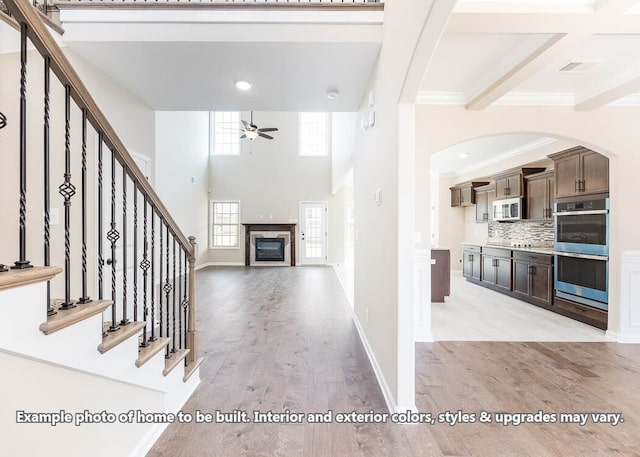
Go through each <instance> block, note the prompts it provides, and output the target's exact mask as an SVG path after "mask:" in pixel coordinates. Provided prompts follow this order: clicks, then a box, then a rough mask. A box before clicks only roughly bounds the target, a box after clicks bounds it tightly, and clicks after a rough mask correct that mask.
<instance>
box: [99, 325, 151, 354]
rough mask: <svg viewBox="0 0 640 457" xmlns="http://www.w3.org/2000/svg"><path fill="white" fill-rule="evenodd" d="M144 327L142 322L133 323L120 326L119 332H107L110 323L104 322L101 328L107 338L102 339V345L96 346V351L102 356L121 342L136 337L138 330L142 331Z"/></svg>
mask: <svg viewBox="0 0 640 457" xmlns="http://www.w3.org/2000/svg"><path fill="white" fill-rule="evenodd" d="M144 325H145V323H144V322H135V321H134V322H130V323H129V324H127V325H120V330H116V331H115V332H109V331H108V329H109V327H110V326H111V322H105V323H104V327H103V328H104V330H105V332H106V334H107V336H104V337H102V343H101V344H100V345H99V346H98V351H100V353H101V354H104V353H105V352H107V351H109V350H110V349H113V348H114V347H116V346H117V345H119V344H120V343H122V342H123V341H126V340H128V339H129V338H131V337H132V336H134V335H136V334H137V333H138V332H139V331H140V330H142V327H144Z"/></svg>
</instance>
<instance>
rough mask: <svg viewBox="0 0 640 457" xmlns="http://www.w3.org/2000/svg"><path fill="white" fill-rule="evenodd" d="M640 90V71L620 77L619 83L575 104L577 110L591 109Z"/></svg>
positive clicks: (608, 86)
mask: <svg viewBox="0 0 640 457" xmlns="http://www.w3.org/2000/svg"><path fill="white" fill-rule="evenodd" d="M635 92H640V73H638V72H636V73H635V74H634V75H629V76H627V77H625V78H620V79H619V80H618V82H617V83H614V84H613V85H607V86H606V87H604V88H602V89H601V90H599V91H597V92H595V93H593V94H591V95H590V96H588V97H584V98H583V99H582V100H580V101H579V102H578V103H576V105H575V110H576V111H590V110H593V109H596V108H600V107H601V106H604V105H607V104H609V103H612V102H615V101H616V100H619V99H621V98H623V97H625V96H627V95H631V94H633V93H635Z"/></svg>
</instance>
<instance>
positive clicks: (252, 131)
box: [240, 111, 278, 140]
mask: <svg viewBox="0 0 640 457" xmlns="http://www.w3.org/2000/svg"><path fill="white" fill-rule="evenodd" d="M241 122H242V133H241V135H240V138H241V139H243V138H249V139H250V140H254V139H256V138H258V137H262V138H266V139H267V140H273V137H272V136H270V135H267V134H266V133H264V132H277V131H278V129H277V128H276V127H266V128H258V126H257V125H256V124H254V123H253V111H251V120H250V121H249V122H247V121H245V120H244V119H243V120H242V121H241Z"/></svg>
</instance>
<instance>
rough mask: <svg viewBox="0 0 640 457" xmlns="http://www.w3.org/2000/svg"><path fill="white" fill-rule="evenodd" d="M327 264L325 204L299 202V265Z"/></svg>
mask: <svg viewBox="0 0 640 457" xmlns="http://www.w3.org/2000/svg"><path fill="white" fill-rule="evenodd" d="M326 263H327V202H300V264H301V265H319V264H321V265H324V264H326Z"/></svg>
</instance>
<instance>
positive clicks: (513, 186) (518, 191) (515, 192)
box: [507, 173, 522, 197]
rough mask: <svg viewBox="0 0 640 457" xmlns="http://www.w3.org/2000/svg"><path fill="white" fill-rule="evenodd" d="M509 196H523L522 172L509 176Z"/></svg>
mask: <svg viewBox="0 0 640 457" xmlns="http://www.w3.org/2000/svg"><path fill="white" fill-rule="evenodd" d="M507 182H508V183H509V184H508V185H509V187H508V192H509V197H520V196H522V185H521V184H522V175H521V174H520V173H518V174H515V175H513V176H509V177H508V178H507Z"/></svg>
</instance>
